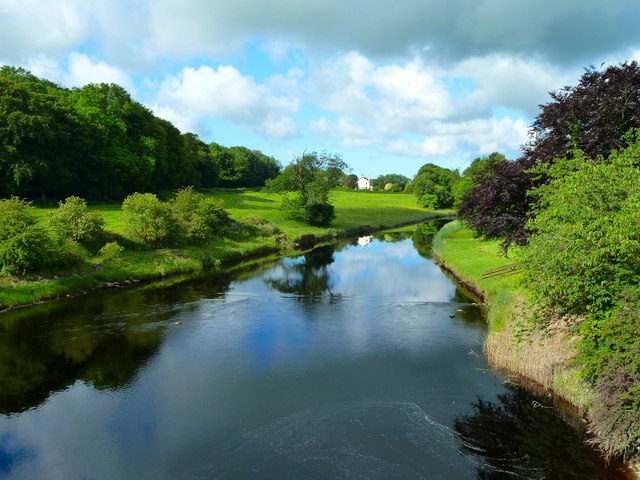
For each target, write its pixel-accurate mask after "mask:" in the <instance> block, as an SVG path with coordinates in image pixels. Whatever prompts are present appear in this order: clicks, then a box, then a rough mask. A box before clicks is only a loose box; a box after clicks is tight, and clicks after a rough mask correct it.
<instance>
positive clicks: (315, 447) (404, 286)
mask: <svg viewBox="0 0 640 480" xmlns="http://www.w3.org/2000/svg"><path fill="white" fill-rule="evenodd" d="M430 231H431V230H429V228H428V227H424V228H423V229H422V231H421V232H420V233H419V234H418V235H415V236H414V241H415V242H412V241H411V240H409V239H403V238H402V236H401V235H392V234H391V235H390V234H388V235H387V236H386V237H385V236H381V237H379V239H373V241H372V242H371V243H370V244H368V245H366V243H367V242H366V240H365V239H361V242H360V243H361V244H363V245H364V246H362V245H359V244H357V243H356V242H353V243H354V244H353V245H342V246H340V247H321V248H319V249H316V250H314V251H313V252H310V253H308V254H306V255H304V256H301V257H298V258H288V259H283V260H281V261H279V262H277V263H274V264H271V265H268V266H264V267H263V268H261V269H258V270H254V271H251V272H244V273H240V274H235V275H228V276H226V277H225V276H220V275H217V276H210V277H205V278H201V279H198V280H194V281H190V282H187V283H182V284H179V285H175V286H165V287H164V288H154V289H150V288H147V289H138V290H126V291H120V292H115V293H101V294H96V295H88V296H85V297H79V298H74V299H69V300H68V301H65V302H58V303H54V304H50V305H42V306H39V307H36V308H32V309H25V310H19V311H15V312H8V313H5V314H4V315H2V316H0V478H11V479H210V478H211V479H217V478H219V479H247V478H248V479H251V478H255V479H332V478H338V479H421V478H424V479H439V478H442V479H466V478H491V479H493V478H496V479H498V478H562V479H564V478H580V479H588V478H614V477H613V476H607V475H608V474H603V473H598V467H597V466H595V465H594V462H593V460H592V458H591V457H590V456H589V452H588V451H587V450H586V448H584V447H583V445H582V443H581V440H580V439H579V438H577V436H576V435H575V434H574V433H573V431H572V430H571V429H570V428H569V427H567V426H566V425H565V424H564V423H563V422H562V421H560V420H559V419H558V417H557V415H556V414H555V411H554V410H553V409H552V408H549V407H548V406H546V405H544V404H542V403H539V402H538V401H537V400H534V399H533V398H531V397H528V396H527V395H525V394H523V393H522V392H519V391H517V390H513V389H509V388H507V386H505V384H503V382H502V381H501V380H500V379H499V378H497V377H495V376H494V375H493V374H492V373H491V372H490V371H489V370H488V369H487V365H486V363H485V361H484V359H483V357H482V341H483V336H484V334H485V325H484V323H483V319H482V315H481V312H480V310H479V309H478V307H477V306H475V305H473V304H472V303H471V301H470V300H469V299H467V298H466V297H465V296H464V294H462V293H461V292H459V291H457V290H456V287H455V286H454V285H453V284H452V283H451V281H449V279H447V278H446V277H445V276H444V275H443V274H442V273H441V272H440V270H439V269H438V268H437V267H436V266H435V265H434V264H433V262H432V261H431V260H429V259H427V258H424V257H427V256H428V252H429V233H430ZM414 243H416V246H417V249H416V248H414ZM418 252H420V253H421V254H422V256H421V255H420V254H419V253H418Z"/></svg>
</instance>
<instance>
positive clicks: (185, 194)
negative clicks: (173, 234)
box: [171, 187, 227, 240]
mask: <svg viewBox="0 0 640 480" xmlns="http://www.w3.org/2000/svg"><path fill="white" fill-rule="evenodd" d="M171 213H172V215H173V218H174V220H175V222H176V224H177V226H178V229H179V232H180V234H181V236H183V237H184V238H186V239H187V240H204V239H206V238H207V237H209V236H211V235H214V234H215V232H216V230H217V229H218V228H219V227H220V225H222V224H223V223H224V222H225V221H226V220H227V212H226V211H225V210H224V203H223V202H222V201H221V200H219V199H216V198H211V197H207V198H205V197H203V196H202V195H201V194H200V193H198V192H196V191H195V190H194V189H193V187H187V188H183V189H181V190H180V191H178V193H177V194H176V196H175V198H174V199H173V202H172V203H171Z"/></svg>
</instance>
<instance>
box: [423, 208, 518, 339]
mask: <svg viewBox="0 0 640 480" xmlns="http://www.w3.org/2000/svg"><path fill="white" fill-rule="evenodd" d="M433 252H434V255H435V257H436V258H438V259H439V260H440V261H442V262H444V263H445V264H446V266H447V267H448V268H450V269H451V270H453V271H454V272H455V273H456V274H457V275H458V276H459V277H460V278H462V279H464V280H465V281H468V282H470V283H472V284H473V285H474V286H475V287H476V289H477V290H478V291H479V292H480V293H481V294H482V296H483V297H484V298H485V299H486V301H487V302H489V303H490V304H491V310H490V311H489V328H490V329H496V330H500V329H501V328H503V327H504V326H505V325H506V323H507V322H506V318H505V316H506V315H508V314H509V310H510V309H511V306H512V304H513V303H514V301H515V298H516V297H517V296H520V297H524V298H526V297H528V293H527V291H526V289H525V288H524V287H523V286H522V282H521V280H522V273H519V272H518V273H508V274H499V275H495V276H490V277H488V278H484V277H483V275H485V274H488V273H490V272H491V271H494V270H497V269H500V268H504V267H509V266H514V267H515V268H517V266H518V261H519V259H518V252H517V250H515V249H513V250H510V251H509V255H508V256H506V255H505V254H504V252H503V251H502V249H501V248H500V242H499V241H497V240H491V241H487V240H484V239H483V238H476V237H475V235H474V233H473V232H472V231H471V230H469V229H468V228H467V227H466V226H465V225H464V224H463V223H461V222H459V221H454V222H451V223H448V224H447V225H445V226H444V227H443V228H442V229H441V230H440V231H439V232H438V234H437V235H436V236H435V238H434V240H433Z"/></svg>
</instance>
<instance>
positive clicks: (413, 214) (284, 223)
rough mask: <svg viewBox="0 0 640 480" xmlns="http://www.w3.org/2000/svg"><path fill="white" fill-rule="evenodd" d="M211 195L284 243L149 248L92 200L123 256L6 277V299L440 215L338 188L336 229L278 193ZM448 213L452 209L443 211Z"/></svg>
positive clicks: (192, 266)
mask: <svg viewBox="0 0 640 480" xmlns="http://www.w3.org/2000/svg"><path fill="white" fill-rule="evenodd" d="M208 195H213V196H215V197H219V198H222V199H223V200H224V202H225V207H226V209H227V211H228V212H229V214H230V215H231V217H232V218H233V219H235V220H237V221H240V222H243V221H244V222H247V221H250V219H251V218H252V217H255V218H259V219H263V220H267V221H269V222H271V223H273V224H274V225H275V226H276V227H277V228H278V229H279V230H280V233H279V234H278V235H277V236H279V237H280V243H279V244H278V243H277V240H276V236H275V235H266V236H256V237H253V238H248V239H242V240H231V239H227V238H224V239H215V240H212V241H211V242H208V243H207V244H205V245H199V246H190V247H185V248H180V249H157V250H147V249H145V248H144V247H143V246H141V245H139V244H136V242H135V240H134V239H132V238H130V237H129V236H128V233H127V231H126V227H125V224H124V221H123V218H122V212H121V209H120V204H100V205H92V206H91V207H90V209H91V210H95V211H98V212H99V213H100V214H101V215H102V216H103V218H104V219H105V229H106V230H107V231H108V232H109V233H111V234H114V235H116V236H117V237H118V238H119V240H118V241H119V242H120V243H121V244H125V245H126V246H127V250H126V251H125V252H124V253H123V255H122V256H121V257H120V258H119V259H118V260H117V261H115V262H113V263H112V264H110V265H105V264H103V263H101V262H102V259H101V258H99V257H94V258H92V259H91V260H90V262H88V263H87V264H86V265H84V267H83V268H82V269H80V270H76V271H73V272H66V274H62V275H59V278H33V279H29V280H22V279H17V278H13V277H0V304H2V305H4V306H15V305H20V304H25V303H33V302H35V301H39V300H42V299H47V298H54V297H58V296H62V295H68V294H73V293H77V292H81V291H83V290H88V289H92V288H97V287H101V286H104V285H105V284H106V283H107V282H123V281H125V280H131V279H149V278H159V277H162V276H165V275H170V274H176V273H183V272H194V271H198V270H200V269H202V268H203V266H204V265H206V264H217V263H219V262H221V261H225V260H239V259H241V258H243V257H246V256H250V255H259V254H263V253H266V252H274V251H277V250H278V251H283V250H286V248H290V245H291V244H292V241H293V240H294V239H295V238H298V237H300V236H301V235H305V234H314V235H317V236H324V235H334V234H337V233H339V232H344V231H347V230H351V229H355V228H359V227H363V226H367V225H368V226H372V227H373V228H379V227H380V226H395V225H399V224H403V223H409V222H413V223H417V222H419V221H422V220H425V219H426V218H427V217H429V216H430V215H431V216H433V215H434V214H433V213H430V212H427V211H426V210H424V209H423V208H420V207H419V206H418V205H417V204H416V201H415V197H414V196H413V195H407V194H389V193H371V192H351V191H335V192H333V194H332V200H333V203H334V205H335V207H336V219H335V221H334V222H333V224H332V226H331V227H330V228H318V227H310V226H308V225H304V224H302V223H299V222H295V221H293V220H290V219H288V218H287V217H286V215H285V213H284V212H282V211H281V210H280V201H281V196H280V195H277V194H270V193H262V192H256V191H216V192H212V193H209V194H208ZM53 208H54V207H41V208H38V215H39V217H40V219H41V220H42V221H44V220H45V219H46V218H47V217H48V216H49V214H50V213H51V211H52V209H53ZM442 213H448V212H441V213H440V214H442ZM283 236H284V238H285V241H284V242H283V241H282V237H283Z"/></svg>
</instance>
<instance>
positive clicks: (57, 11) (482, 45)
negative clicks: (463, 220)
mask: <svg viewBox="0 0 640 480" xmlns="http://www.w3.org/2000/svg"><path fill="white" fill-rule="evenodd" d="M390 5H391V4H390V3H389V2H383V1H381V0H367V1H365V0H350V1H346V0H340V1H338V0H323V1H317V0H307V1H305V2H293V1H291V0H272V1H270V2H257V1H255V0H235V1H234V2H228V1H222V0H181V1H180V2H177V1H175V0H93V1H91V2H87V1H86V0H57V1H55V2H51V1H49V0H20V1H17V0H0V63H1V64H7V65H14V66H22V67H25V68H27V69H29V70H31V71H32V72H33V73H34V74H36V75H38V76H42V77H45V78H49V79H51V80H54V81H57V82H59V83H61V84H62V85H65V86H68V87H77V86H82V85H85V84H87V83H98V82H114V83H118V84H120V85H122V86H123V87H125V88H127V90H129V91H130V92H131V93H132V96H133V97H134V98H135V99H136V100H138V101H140V102H142V103H143V104H145V105H146V106H147V107H149V108H150V109H152V110H153V111H154V112H155V113H156V115H158V116H160V117H163V118H166V119H168V120H170V121H171V122H173V123H174V124H175V125H176V126H177V127H178V128H180V129H181V130H182V131H184V132H186V131H190V132H194V133H197V134H198V135H199V136H200V137H201V138H202V140H204V141H205V142H207V143H208V142H212V141H215V142H218V143H220V144H222V145H226V146H232V145H244V146H247V147H250V148H256V149H259V150H262V151H263V152H265V153H266V154H268V155H272V156H274V157H275V158H276V159H278V160H279V161H280V162H281V163H282V164H283V165H284V164H287V163H288V162H289V161H290V159H291V158H292V155H300V154H301V153H302V152H303V151H304V150H308V151H313V150H316V151H322V150H327V151H329V152H333V153H339V154H341V155H342V156H343V158H344V160H345V161H346V162H347V163H348V164H349V165H350V166H351V167H352V169H353V173H355V174H357V175H368V176H374V177H375V176H377V175H380V174H384V173H401V174H404V175H407V176H409V177H411V176H413V175H414V174H415V173H416V171H417V170H418V168H420V166H421V165H423V164H425V163H427V162H431V163H436V164H438V165H442V166H445V167H448V168H460V169H464V168H465V167H466V166H468V165H469V163H470V162H471V161H472V160H473V159H474V158H476V157H478V156H482V155H487V154H489V153H491V152H493V151H499V152H502V153H504V154H506V155H507V156H508V157H510V158H516V157H517V156H518V155H519V151H520V146H521V145H522V144H523V143H525V142H526V141H527V131H528V127H529V125H530V124H531V122H532V121H533V119H534V117H535V115H536V114H537V112H538V105H539V104H542V103H546V102H548V101H549V100H550V98H549V96H548V92H549V91H553V90H557V89H559V88H561V87H562V86H564V85H575V84H576V83H577V82H578V79H579V77H580V75H581V73H582V71H583V69H584V68H585V67H587V66H589V65H591V64H593V65H596V66H599V65H601V64H603V63H604V65H611V64H616V63H619V62H622V61H629V60H634V59H639V58H640V29H638V28H637V24H638V23H639V22H640V2H637V0H608V1H607V2H601V1H599V0H598V1H596V0H580V1H578V0H553V1H551V0H518V1H514V0H447V1H446V2H445V1H443V0H396V1H395V2H393V6H392V7H391V6H390Z"/></svg>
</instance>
